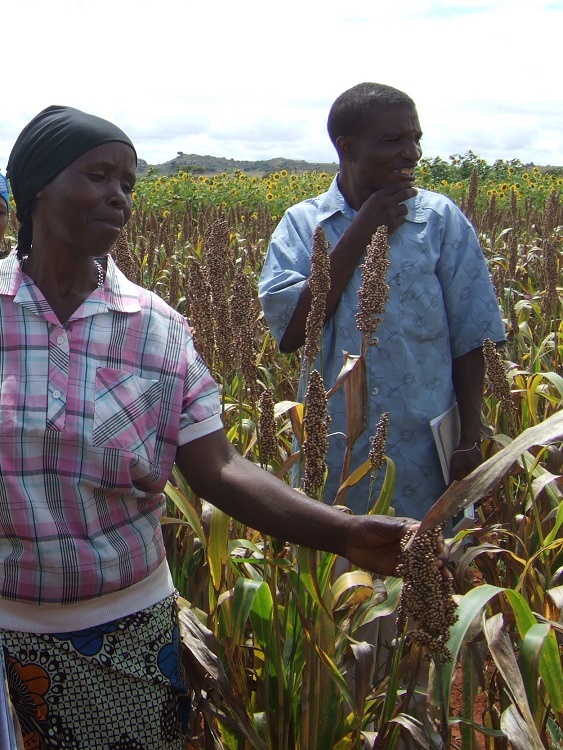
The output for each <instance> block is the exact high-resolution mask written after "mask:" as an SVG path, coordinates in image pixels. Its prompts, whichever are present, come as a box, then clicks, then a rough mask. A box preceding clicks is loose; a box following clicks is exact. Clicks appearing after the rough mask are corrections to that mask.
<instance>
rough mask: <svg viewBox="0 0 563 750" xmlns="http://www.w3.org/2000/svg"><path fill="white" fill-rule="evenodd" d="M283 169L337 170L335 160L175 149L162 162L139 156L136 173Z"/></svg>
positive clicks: (259, 171) (217, 172)
mask: <svg viewBox="0 0 563 750" xmlns="http://www.w3.org/2000/svg"><path fill="white" fill-rule="evenodd" d="M282 169H286V170H287V171H288V172H296V173H302V172H311V171H316V172H331V173H334V172H336V171H337V170H338V164H337V163H336V162H332V163H316V162H308V161H303V160H297V159H284V158H283V157H278V158H276V159H265V160H263V161H243V160H238V159H227V158H225V157H222V156H208V155H206V156H200V155H199V154H184V153H182V152H179V153H178V156H176V157H175V158H174V159H170V161H167V162H164V164H147V162H146V161H144V160H143V159H139V164H138V167H137V174H139V175H146V174H147V173H149V172H151V173H153V174H155V173H156V174H159V175H170V174H177V173H178V172H180V171H181V170H183V171H185V172H193V173H195V174H205V175H213V174H221V173H222V172H236V171H241V172H246V173H248V174H255V175H256V176H261V175H264V174H268V173H271V172H281V171H282Z"/></svg>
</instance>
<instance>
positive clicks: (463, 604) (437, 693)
mask: <svg viewBox="0 0 563 750" xmlns="http://www.w3.org/2000/svg"><path fill="white" fill-rule="evenodd" d="M503 591H504V589H502V588H499V587H498V586H490V585H489V584H484V585H483V586H477V587H476V588H474V589H472V590H471V591H470V592H469V593H468V594H466V595H465V596H464V597H463V598H462V599H461V601H460V603H459V606H458V609H457V614H458V621H457V622H456V623H455V625H453V626H452V628H451V630H450V640H449V642H448V647H449V649H450V651H451V652H452V661H451V662H447V663H446V664H445V665H444V666H443V667H442V670H441V672H442V674H441V677H440V678H438V679H436V680H433V684H432V691H431V700H432V703H433V704H434V705H435V706H436V707H439V706H440V702H441V700H442V699H443V700H444V702H445V704H446V706H449V705H450V692H451V687H452V683H453V678H454V670H455V667H456V663H457V658H458V656H459V652H460V649H461V647H462V644H463V640H464V638H465V636H466V634H467V631H468V630H469V628H470V626H471V625H472V623H473V621H474V620H475V618H476V617H478V616H479V615H480V614H481V612H482V610H483V608H484V607H486V606H487V604H488V602H489V601H490V600H491V599H492V598H493V597H494V596H498V594H501V593H502V592H503ZM438 680H440V682H441V685H440V684H439V682H438ZM442 696H443V698H442Z"/></svg>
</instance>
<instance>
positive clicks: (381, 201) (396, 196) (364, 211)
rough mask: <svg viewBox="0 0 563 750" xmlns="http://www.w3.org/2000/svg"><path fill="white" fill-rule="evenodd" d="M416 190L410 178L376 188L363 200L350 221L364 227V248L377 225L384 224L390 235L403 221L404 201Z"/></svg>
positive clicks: (412, 195) (404, 214) (414, 193)
mask: <svg viewBox="0 0 563 750" xmlns="http://www.w3.org/2000/svg"><path fill="white" fill-rule="evenodd" d="M417 192H418V191H417V189H416V188H415V187H413V184H412V180H404V181H403V182H397V183H395V184H393V185H388V186H387V187H384V188H382V189H381V190H376V191H375V193H372V194H371V195H370V196H369V197H368V198H367V199H366V200H365V201H364V202H363V204H362V206H361V208H360V209H359V211H358V213H357V215H356V217H355V219H354V221H353V222H352V223H353V224H354V223H356V224H357V225H361V226H362V228H364V227H365V229H364V230H363V233H364V237H363V240H366V237H367V240H366V241H365V244H364V245H363V249H364V250H365V247H366V245H367V244H368V242H369V241H370V240H371V236H372V235H373V233H374V232H375V230H376V229H377V228H378V227H380V226H386V227H387V232H388V234H390V235H391V234H393V232H394V231H395V230H396V229H398V228H399V227H400V226H401V224H404V223H405V220H406V217H407V213H408V209H407V207H406V205H405V203H404V202H405V201H406V200H408V199H409V198H414V196H415V195H416V194H417ZM363 240H362V242H363Z"/></svg>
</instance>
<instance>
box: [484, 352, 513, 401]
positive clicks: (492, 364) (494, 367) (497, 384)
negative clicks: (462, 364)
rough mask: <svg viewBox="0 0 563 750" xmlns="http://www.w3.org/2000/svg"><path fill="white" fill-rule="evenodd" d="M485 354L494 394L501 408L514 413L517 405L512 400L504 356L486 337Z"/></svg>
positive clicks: (488, 376) (486, 369) (488, 375)
mask: <svg viewBox="0 0 563 750" xmlns="http://www.w3.org/2000/svg"><path fill="white" fill-rule="evenodd" d="M483 356H484V358H485V371H486V373H487V378H488V380H489V383H490V386H491V390H492V392H493V395H494V396H495V397H496V398H497V399H498V401H499V403H500V407H501V409H503V410H504V411H505V412H508V413H509V414H514V413H515V412H516V406H515V405H514V401H513V400H512V394H511V392H510V384H509V382H508V378H507V377H506V370H505V367H504V364H503V361H502V358H501V356H500V354H499V352H498V350H497V348H496V346H495V345H494V344H493V342H492V341H491V339H485V341H484V343H483Z"/></svg>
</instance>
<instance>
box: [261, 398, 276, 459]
mask: <svg viewBox="0 0 563 750" xmlns="http://www.w3.org/2000/svg"><path fill="white" fill-rule="evenodd" d="M258 408H259V411H260V416H259V418H258V440H259V445H260V455H261V458H262V462H263V463H265V464H267V463H269V462H270V461H271V460H273V459H276V458H279V451H278V443H277V439H276V419H275V413H274V409H275V402H274V394H273V391H272V389H271V388H266V390H264V391H262V393H261V394H260V401H259V404H258Z"/></svg>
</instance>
